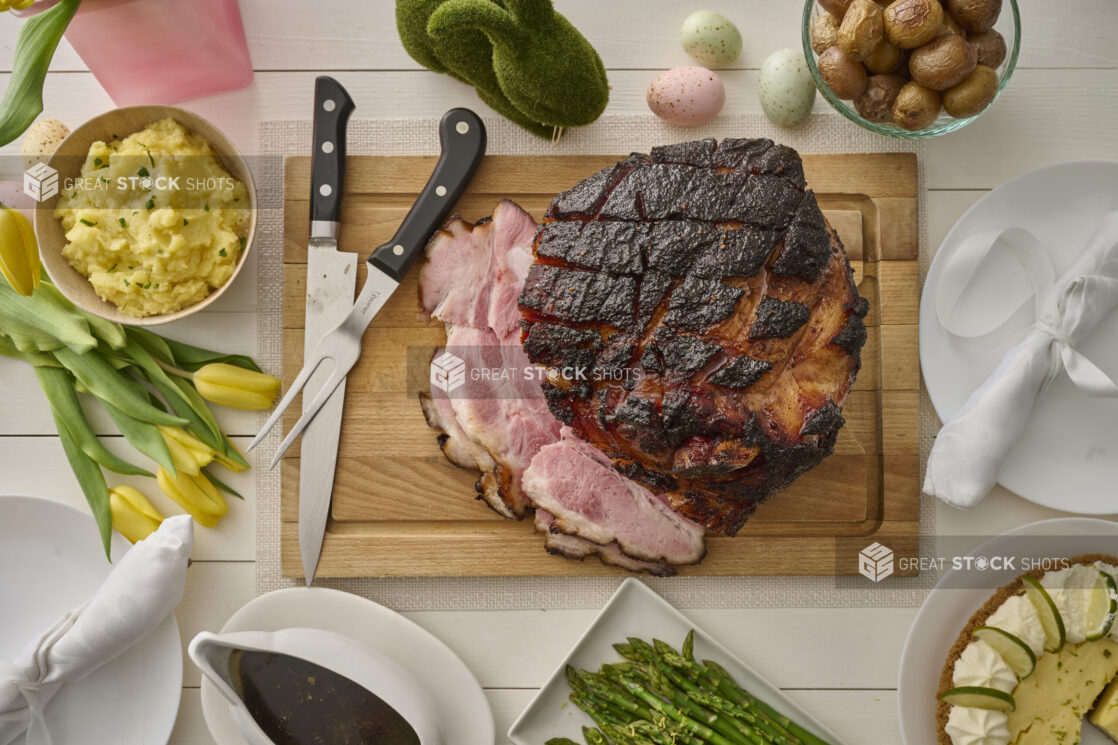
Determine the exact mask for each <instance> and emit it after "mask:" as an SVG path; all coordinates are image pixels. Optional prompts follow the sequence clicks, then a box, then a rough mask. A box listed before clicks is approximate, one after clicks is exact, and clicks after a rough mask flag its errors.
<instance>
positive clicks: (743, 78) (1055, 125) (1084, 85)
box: [0, 69, 1118, 189]
mask: <svg viewBox="0 0 1118 745" xmlns="http://www.w3.org/2000/svg"><path fill="white" fill-rule="evenodd" d="M314 76H315V74H314V73H311V72H269V73H260V74H259V75H257V79H256V83H255V84H254V86H253V87H252V88H250V89H248V90H245V91H238V92H235V93H228V94H224V95H221V96H214V97H212V98H208V99H202V100H199V101H196V102H192V103H190V104H188V107H189V108H190V109H191V110H193V111H196V112H198V113H199V114H201V115H202V116H205V117H207V118H210V119H212V120H213V121H214V122H215V123H216V124H217V125H218V126H219V127H221V128H222V129H223V130H224V131H225V132H226V134H228V135H229V136H230V137H231V138H232V139H233V140H234V141H235V142H236V143H237V144H238V146H239V147H240V148H241V149H242V150H243V151H244V152H246V153H255V152H257V151H258V147H257V142H256V141H257V128H258V124H259V121H260V120H262V119H305V118H307V117H308V105H307V100H308V96H309V95H310V91H311V90H312V88H313V83H314ZM339 78H340V79H341V80H342V82H343V83H344V84H345V85H346V87H347V88H348V89H349V91H350V93H351V94H352V95H353V96H354V98H355V99H356V100H357V102H358V114H357V116H359V117H369V118H377V117H423V116H426V117H435V116H438V115H440V114H442V112H444V111H445V110H446V109H447V108H448V107H451V106H471V107H476V108H477V110H478V111H480V112H482V114H483V116H494V114H493V113H492V112H491V111H490V110H489V109H488V107H486V106H484V104H482V103H481V102H480V101H479V100H478V98H477V96H476V94H475V93H474V92H473V90H472V89H471V88H468V87H467V86H465V85H462V84H461V83H458V82H457V81H455V80H452V79H450V78H448V77H446V76H440V75H435V74H433V73H427V72H347V73H344V74H339ZM651 78H652V74H651V73H649V72H647V71H643V70H623V71H617V72H615V73H613V75H612V79H613V84H614V90H613V95H612V99H611V101H610V105H609V108H608V112H609V113H613V114H646V113H647V111H648V109H647V106H646V105H645V101H644V90H645V86H647V84H648V82H649V80H650V79H651ZM723 78H724V81H725V83H726V88H727V90H728V91H729V92H730V93H729V97H728V99H727V102H726V108H725V112H726V113H759V112H760V104H759V103H758V100H757V76H756V74H754V73H753V72H750V71H733V70H731V71H728V72H726V73H724V74H723ZM1115 89H1118V69H1109V70H1096V69H1091V70H1067V69H1052V70H1030V69H1025V70H1019V71H1018V73H1017V74H1016V75H1015V76H1014V79H1013V80H1012V81H1011V83H1010V85H1009V87H1008V88H1007V90H1006V92H1005V94H1004V95H1003V97H1002V99H1001V100H1000V101H999V102H998V103H997V104H996V105H995V106H994V108H993V109H991V111H989V112H988V113H987V114H986V115H984V116H983V117H982V118H981V119H979V120H978V121H977V122H975V123H973V124H971V125H970V126H969V127H966V128H965V129H963V130H961V131H959V132H956V133H953V134H950V135H946V136H943V137H938V138H934V139H932V140H930V141H929V142H928V145H927V158H926V160H925V168H926V173H927V186H928V188H930V189H989V188H992V187H994V186H996V185H997V184H1000V183H1002V182H1003V181H1005V180H1006V179H1008V178H1010V177H1012V176H1015V175H1017V174H1019V173H1022V172H1024V171H1027V170H1030V169H1032V168H1036V167H1039V166H1042V165H1047V164H1050V163H1057V162H1061V161H1065V160H1076V159H1085V158H1086V159H1089V158H1109V159H1114V158H1118V139H1115V138H1114V136H1113V133H1114V127H1115V123H1116V122H1118V99H1116V98H1115V97H1114V96H1112V95H1110V92H1111V91H1113V90H1115ZM45 98H46V102H47V103H46V106H47V108H46V110H47V112H48V115H59V114H61V113H65V117H64V118H66V119H68V120H69V122H70V123H71V124H75V123H79V122H82V121H85V120H86V119H88V118H89V117H91V116H92V115H94V114H95V113H98V112H99V111H103V110H104V109H106V108H109V107H110V106H111V104H110V103H109V102H108V100H107V98H106V97H105V95H104V93H103V92H102V91H101V90H100V89H99V88H98V87H97V86H96V84H95V83H94V82H93V81H92V79H91V78H90V77H89V76H88V74H84V73H65V74H61V75H56V76H53V77H52V78H51V81H50V83H49V85H48V90H47V92H46V95H45ZM389 101H390V102H392V103H391V105H388V104H385V103H384V102H389ZM816 111H817V112H821V113H823V114H825V115H827V116H834V117H836V121H838V119H837V117H838V114H835V113H833V112H831V111H830V108H829V106H828V105H827V104H826V102H824V101H822V100H819V101H818V102H817V104H816ZM51 112H54V113H51ZM1084 112H1090V114H1089V115H1088V114H1085V113H1084ZM840 124H841V125H842V126H846V127H854V126H856V125H854V124H852V123H848V122H845V120H842V121H840ZM592 126H595V127H604V126H607V125H606V124H601V123H599V124H595V125H592ZM851 131H853V130H851ZM645 146H647V143H634V147H645ZM14 147H15V145H14V144H13V145H9V146H7V147H6V148H4V149H3V150H0V152H12V150H13V148H14ZM556 151H557V152H563V151H564V144H563V143H560V144H559V146H558V147H557V150H556ZM18 165H19V164H18V163H17V162H16V161H15V160H14V159H9V158H4V159H0V180H10V179H13V178H18V177H19V170H18Z"/></svg>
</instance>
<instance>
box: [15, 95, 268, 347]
mask: <svg viewBox="0 0 1118 745" xmlns="http://www.w3.org/2000/svg"><path fill="white" fill-rule="evenodd" d="M167 118H171V119H174V120H175V121H177V122H178V123H179V124H181V125H183V126H184V127H186V129H188V130H190V131H191V132H193V133H195V134H197V135H199V136H201V137H202V138H203V139H205V140H206V141H207V142H208V143H209V144H210V147H211V148H213V151H214V153H215V155H216V156H217V160H218V162H219V163H221V165H222V167H223V168H225V170H226V171H228V172H229V173H230V174H231V175H232V176H234V177H235V178H237V179H238V180H240V181H241V182H243V183H244V185H245V191H246V192H247V194H248V201H249V204H248V206H247V209H248V210H249V220H248V234H247V236H246V238H245V246H244V250H243V251H241V256H240V260H239V262H238V263H237V267H236V269H234V271H233V276H232V277H230V278H229V281H227V282H226V283H225V284H224V285H222V286H221V287H218V288H217V289H215V290H214V291H213V292H211V293H210V294H209V295H208V296H206V298H205V299H203V300H202V301H201V302H198V303H195V304H194V305H191V306H189V307H186V308H182V309H181V310H178V311H175V312H174V313H167V314H163V315H154V316H145V317H143V318H137V317H135V316H130V315H127V314H125V313H122V312H121V311H120V309H119V308H117V307H116V306H115V305H113V304H112V303H108V302H105V301H104V300H102V299H101V298H100V297H98V296H97V293H96V292H95V291H94V290H93V285H91V284H90V283H89V280H87V279H86V278H85V277H83V276H82V275H81V274H79V273H78V272H77V270H75V269H74V268H73V267H72V266H70V262H69V261H67V259H66V258H65V257H64V256H63V255H62V249H63V247H64V246H65V245H66V233H65V230H64V229H63V227H62V223H61V222H60V221H59V220H58V219H57V218H55V216H54V210H55V206H56V204H57V202H58V199H59V197H58V196H57V195H55V196H52V197H51V198H50V199H47V200H44V201H42V202H41V203H40V204H39V205H38V206H37V208H36V210H35V236H36V238H37V239H38V242H39V254H40V256H41V257H42V261H43V266H44V267H45V268H46V270H47V274H49V275H50V278H51V281H52V282H54V284H55V285H56V286H57V287H58V289H59V290H60V291H61V292H62V294H63V295H65V296H66V297H67V298H69V299H70V301H71V302H73V303H74V305H76V306H78V307H79V308H81V309H82V310H85V311H88V312H90V313H92V314H94V315H96V316H100V317H101V318H105V319H107V320H109V321H115V322H116V323H121V324H125V325H130V326H156V325H159V324H163V323H170V322H171V321H178V320H180V319H183V318H186V317H187V316H190V315H193V314H194V313H197V312H198V311H200V310H202V309H203V308H206V307H208V306H210V305H212V304H213V303H214V302H216V301H217V299H218V298H219V297H221V296H222V295H223V294H224V293H225V291H226V290H228V289H229V287H230V286H231V285H232V284H233V282H235V281H236V279H237V276H238V275H239V274H240V272H241V270H242V269H243V268H244V265H245V262H246V260H247V259H248V255H249V252H250V251H251V250H252V246H253V243H254V239H255V237H256V218H257V196H256V186H255V183H254V181H253V178H252V172H251V171H250V170H249V167H248V164H247V163H246V162H245V160H244V158H242V157H241V154H240V153H239V152H238V151H237V148H236V147H234V146H233V143H232V142H230V141H229V138H227V137H226V136H225V135H224V134H223V133H222V132H221V130H219V129H218V128H217V127H215V126H214V125H213V124H211V123H210V122H208V121H207V120H205V119H203V118H202V117H200V116H198V115H197V114H193V113H191V112H189V111H186V110H185V109H180V108H177V107H175V106H131V107H127V108H122V109H113V110H112V111H107V112H105V113H104V114H100V115H98V116H95V117H94V118H92V119H90V120H89V121H88V122H86V123H85V124H83V125H81V126H80V127H78V128H77V129H75V130H74V131H73V132H71V133H70V135H69V136H68V137H67V138H66V139H65V140H63V141H62V143H61V144H60V145H59V146H58V149H57V150H55V152H54V154H53V155H52V156H51V158H50V160H49V161H47V165H49V166H50V167H51V168H53V169H55V170H56V171H57V172H58V183H59V184H60V185H62V184H65V183H67V180H70V181H72V180H73V179H75V178H77V177H78V176H79V175H80V173H81V167H82V164H83V163H84V162H85V157H86V155H87V154H88V152H89V148H90V146H91V145H92V144H93V143H94V142H96V141H98V140H101V141H104V142H108V141H110V140H112V139H114V138H123V137H127V136H128V135H129V134H131V133H133V132H138V131H140V130H142V129H144V128H145V127H147V126H149V125H151V124H154V123H155V122H158V121H160V120H162V119H167Z"/></svg>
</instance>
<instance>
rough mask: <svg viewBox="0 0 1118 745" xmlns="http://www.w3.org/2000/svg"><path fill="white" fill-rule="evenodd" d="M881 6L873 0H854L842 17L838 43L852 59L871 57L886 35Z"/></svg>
mask: <svg viewBox="0 0 1118 745" xmlns="http://www.w3.org/2000/svg"><path fill="white" fill-rule="evenodd" d="M881 17H882V13H881V6H880V5H878V4H877V3H875V2H873V0H854V2H852V3H851V4H850V7H849V8H848V9H847V11H846V15H845V16H843V18H842V23H841V24H840V25H839V30H838V45H839V47H841V48H842V51H844V52H846V54H847V56H848V57H850V59H852V60H856V61H858V62H861V61H862V60H864V59H865V58H866V57H869V56H870V54H871V53H872V52H873V50H874V49H877V45H878V44H880V43H881V40H882V38H883V37H884V36H885V27H884V24H883V22H882V18H881Z"/></svg>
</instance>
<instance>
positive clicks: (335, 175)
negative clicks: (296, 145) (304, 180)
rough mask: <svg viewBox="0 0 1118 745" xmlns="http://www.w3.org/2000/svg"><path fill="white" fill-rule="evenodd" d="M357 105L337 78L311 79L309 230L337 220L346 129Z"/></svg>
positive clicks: (339, 206) (339, 208)
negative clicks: (311, 137)
mask: <svg viewBox="0 0 1118 745" xmlns="http://www.w3.org/2000/svg"><path fill="white" fill-rule="evenodd" d="M354 108H356V107H355V106H354V104H353V99H352V98H350V97H349V93H347V92H346V89H345V88H343V87H342V84H341V83H339V82H338V81H337V80H334V79H333V78H331V77H328V76H326V75H321V76H319V77H317V78H315V80H314V149H313V150H312V151H311V228H312V230H311V232H312V234H314V233H315V231H314V227H315V226H314V223H316V222H331V223H336V222H338V219H339V217H340V216H341V211H342V187H343V186H344V184H345V131H346V124H347V123H348V122H349V115H350V114H352V113H353V109H354Z"/></svg>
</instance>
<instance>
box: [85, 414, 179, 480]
mask: <svg viewBox="0 0 1118 745" xmlns="http://www.w3.org/2000/svg"><path fill="white" fill-rule="evenodd" d="M101 405H102V406H104V407H105V411H107V412H108V414H109V416H110V417H111V418H112V420H113V423H114V424H116V428H117V429H119V430H120V433H121V434H122V435H124V439H126V440H128V443H129V444H130V445H131V446H132V447H134V448H136V449H137V450H139V451H140V452H141V453H143V454H144V455H146V456H147V457H149V458H151V459H152V460H153V461H155V462H156V463H158V464H159V465H161V466H163V467H164V468H166V469H167V470H168V471H170V472H171V473H172V474H175V475H177V472H176V471H175V462H174V460H173V459H172V458H171V451H170V450H169V449H168V448H167V442H166V440H164V439H163V435H162V433H160V431H159V428H158V427H156V426H155V425H154V424H149V423H148V422H142V421H140V420H139V419H134V418H132V417H130V416H128V415H127V414H125V413H124V412H123V411H121V410H120V409H118V408H116V407H115V406H113V405H112V404H109V403H105V402H104V401H102V402H101Z"/></svg>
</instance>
